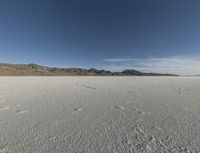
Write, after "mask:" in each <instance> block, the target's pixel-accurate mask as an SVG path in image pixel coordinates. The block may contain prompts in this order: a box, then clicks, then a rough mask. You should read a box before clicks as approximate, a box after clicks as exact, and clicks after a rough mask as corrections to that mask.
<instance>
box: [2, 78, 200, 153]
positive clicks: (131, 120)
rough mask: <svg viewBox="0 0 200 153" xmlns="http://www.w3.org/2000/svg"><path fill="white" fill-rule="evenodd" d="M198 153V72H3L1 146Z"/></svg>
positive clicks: (73, 152)
mask: <svg viewBox="0 0 200 153" xmlns="http://www.w3.org/2000/svg"><path fill="white" fill-rule="evenodd" d="M199 152H200V78H199V77H0V153H199Z"/></svg>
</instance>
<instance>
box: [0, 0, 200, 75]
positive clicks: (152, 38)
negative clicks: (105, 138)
mask: <svg viewBox="0 0 200 153" xmlns="http://www.w3.org/2000/svg"><path fill="white" fill-rule="evenodd" d="M199 57H200V1H199V0H1V1H0V62H8V63H38V64H43V65H49V66H61V67H83V68H90V67H95V68H99V69H101V68H103V69H109V70H112V71H119V70H123V69H127V68H129V69H137V70H141V71H147V72H163V73H165V72H167V73H178V74H200V60H199V59H200V58H199Z"/></svg>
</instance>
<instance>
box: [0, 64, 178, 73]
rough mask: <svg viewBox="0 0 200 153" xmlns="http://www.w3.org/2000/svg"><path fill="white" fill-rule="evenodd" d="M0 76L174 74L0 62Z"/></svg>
mask: <svg viewBox="0 0 200 153" xmlns="http://www.w3.org/2000/svg"><path fill="white" fill-rule="evenodd" d="M0 76H175V75H173V74H159V73H143V72H140V71H136V70H124V71H122V72H111V71H106V70H97V69H94V68H92V69H83V68H57V67H48V66H41V65H37V64H7V63H0Z"/></svg>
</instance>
